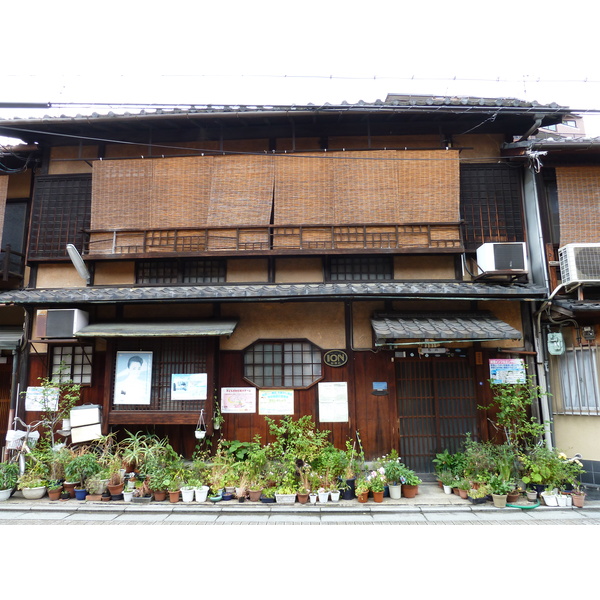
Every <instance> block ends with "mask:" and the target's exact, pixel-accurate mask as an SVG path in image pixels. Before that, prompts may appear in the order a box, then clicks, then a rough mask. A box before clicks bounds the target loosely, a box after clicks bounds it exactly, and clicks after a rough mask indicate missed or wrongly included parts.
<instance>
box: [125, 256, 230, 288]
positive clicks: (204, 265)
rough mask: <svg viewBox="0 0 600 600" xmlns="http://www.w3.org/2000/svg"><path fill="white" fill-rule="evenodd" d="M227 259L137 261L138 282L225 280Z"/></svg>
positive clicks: (144, 283)
mask: <svg viewBox="0 0 600 600" xmlns="http://www.w3.org/2000/svg"><path fill="white" fill-rule="evenodd" d="M225 273H226V269H225V261H223V260H219V259H186V260H141V261H138V262H137V263H136V283H138V284H140V285H152V284H163V285H164V284H195V283H219V282H223V281H225Z"/></svg>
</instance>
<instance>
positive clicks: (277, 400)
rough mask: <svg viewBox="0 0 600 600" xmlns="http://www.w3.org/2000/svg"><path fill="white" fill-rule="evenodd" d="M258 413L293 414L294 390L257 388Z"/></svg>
mask: <svg viewBox="0 0 600 600" xmlns="http://www.w3.org/2000/svg"><path fill="white" fill-rule="evenodd" d="M258 414H260V415H293V414H294V390H259V392H258Z"/></svg>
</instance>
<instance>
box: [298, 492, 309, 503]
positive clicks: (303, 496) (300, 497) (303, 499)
mask: <svg viewBox="0 0 600 600" xmlns="http://www.w3.org/2000/svg"><path fill="white" fill-rule="evenodd" d="M298 502H300V504H306V503H307V502H308V494H298Z"/></svg>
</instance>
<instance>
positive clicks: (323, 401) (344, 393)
mask: <svg viewBox="0 0 600 600" xmlns="http://www.w3.org/2000/svg"><path fill="white" fill-rule="evenodd" d="M319 422H320V423H347V422H348V384H347V383H346V382H345V381H331V382H321V383H319Z"/></svg>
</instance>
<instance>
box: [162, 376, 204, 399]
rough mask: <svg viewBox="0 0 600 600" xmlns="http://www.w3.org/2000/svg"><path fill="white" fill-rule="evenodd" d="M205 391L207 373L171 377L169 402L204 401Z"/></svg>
mask: <svg viewBox="0 0 600 600" xmlns="http://www.w3.org/2000/svg"><path fill="white" fill-rule="evenodd" d="M207 389H208V374H207V373H181V374H175V373H173V374H172V375H171V400H206V395H207Z"/></svg>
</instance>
